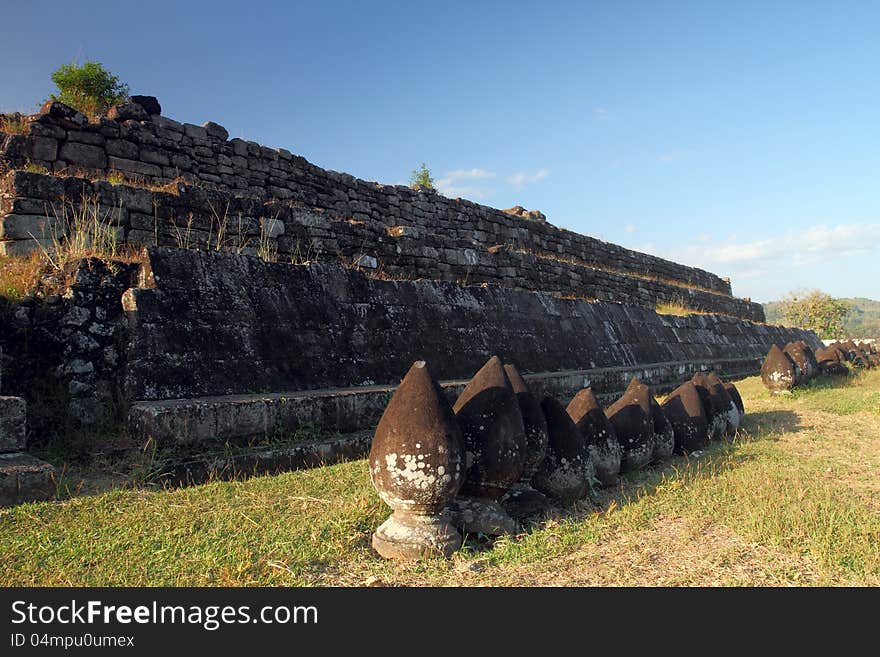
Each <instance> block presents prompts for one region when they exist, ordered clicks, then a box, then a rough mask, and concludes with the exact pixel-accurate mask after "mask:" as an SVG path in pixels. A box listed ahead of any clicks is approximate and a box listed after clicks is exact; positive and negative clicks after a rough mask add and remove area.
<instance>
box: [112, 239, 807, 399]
mask: <svg viewBox="0 0 880 657" xmlns="http://www.w3.org/2000/svg"><path fill="white" fill-rule="evenodd" d="M139 280H140V282H141V286H140V287H137V288H132V289H130V290H128V291H127V292H126V293H125V295H124V296H123V306H124V309H125V314H126V317H127V322H128V327H127V330H126V334H127V337H128V343H127V346H126V351H127V354H128V358H127V371H126V391H127V392H126V395H127V397H128V398H129V399H139V400H150V399H175V398H187V397H200V396H207V395H230V394H248V393H261V392H279V391H295V390H308V389H316V388H333V387H347V386H364V385H373V384H389V383H396V382H397V381H398V380H399V379H400V377H401V376H402V375H403V373H405V372H406V370H407V368H408V367H409V366H410V365H411V363H412V362H413V361H415V360H427V361H428V362H429V363H430V365H431V369H432V372H435V376H436V377H438V378H441V379H463V378H467V377H469V376H471V375H472V374H473V373H474V372H475V371H476V370H477V369H478V368H479V367H480V366H481V365H482V364H483V362H484V361H485V360H486V359H487V358H489V356H491V355H492V354H498V355H499V356H501V357H502V358H503V359H505V360H507V361H511V362H514V363H516V365H517V366H518V367H519V368H520V369H521V370H522V371H523V372H559V371H565V370H587V369H597V368H607V367H623V366H638V365H641V364H653V363H666V362H693V361H701V360H712V359H716V360H721V359H725V358H727V359H749V358H751V359H754V360H753V361H752V363H753V364H755V365H757V364H759V362H760V357H761V356H763V355H764V354H765V353H766V351H767V349H768V348H769V346H770V345H771V344H773V343H777V344H785V343H786V342H789V341H792V340H798V339H804V340H807V341H808V343H810V344H811V345H813V346H818V344H819V341H818V339H817V338H816V336H815V335H814V334H813V333H812V332H807V331H803V330H800V329H787V328H782V327H776V326H765V325H760V324H755V323H752V322H749V321H745V320H739V319H735V318H733V317H728V316H723V315H694V316H689V317H673V316H664V315H658V314H657V313H655V312H653V311H652V310H649V309H646V308H642V307H638V306H632V305H622V304H613V303H603V302H587V301H584V300H581V299H565V298H561V297H560V296H558V295H553V294H548V293H542V292H537V293H536V292H527V291H522V290H514V289H509V288H504V287H499V286H487V285H483V286H470V287H463V286H461V285H456V284H452V283H445V282H436V281H399V280H377V279H373V278H368V277H366V276H364V275H363V274H362V273H361V272H358V271H355V270H352V269H349V268H343V267H339V266H331V265H326V264H312V265H300V266H292V265H288V264H278V263H268V262H265V261H263V260H262V259H260V258H256V257H249V256H239V255H235V254H231V253H224V252H211V251H193V250H179V249H167V248H150V249H149V250H148V260H147V262H146V264H144V265H143V266H142V271H141V274H140V275H139Z"/></svg>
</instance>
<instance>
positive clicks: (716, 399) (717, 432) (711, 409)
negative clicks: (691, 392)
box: [691, 372, 730, 440]
mask: <svg viewBox="0 0 880 657" xmlns="http://www.w3.org/2000/svg"><path fill="white" fill-rule="evenodd" d="M691 381H692V382H693V384H694V385H695V386H697V392H698V393H699V394H700V399H701V400H702V401H703V405H704V407H705V411H706V417H707V418H708V419H709V437H710V438H711V439H712V440H720V439H721V438H723V437H724V436H725V434H727V430H728V424H727V423H728V420H729V417H728V412H729V411H730V404H729V402H728V401H727V400H725V399H723V398H722V397H721V396H719V395H718V392H717V391H716V390H715V388H714V386H713V385H712V384H711V383H709V381H708V375H707V374H706V373H705V372H697V373H696V374H694V375H693V377H691ZM728 399H729V398H728Z"/></svg>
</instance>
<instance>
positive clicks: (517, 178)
mask: <svg viewBox="0 0 880 657" xmlns="http://www.w3.org/2000/svg"><path fill="white" fill-rule="evenodd" d="M549 175H550V172H549V171H547V169H541V170H540V171H536V172H535V173H527V172H526V171H517V172H516V173H514V174H511V175H509V176H508V177H507V182H509V183H510V184H511V185H513V187H514V188H515V189H522V188H523V187H524V186H525V185H530V184H532V183H536V182H539V181H541V180H544V178H546V177H547V176H549Z"/></svg>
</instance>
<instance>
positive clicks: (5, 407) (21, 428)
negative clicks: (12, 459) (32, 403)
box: [0, 397, 27, 453]
mask: <svg viewBox="0 0 880 657" xmlns="http://www.w3.org/2000/svg"><path fill="white" fill-rule="evenodd" d="M26 425H27V404H26V403H25V401H24V399H22V398H21V397H0V453H2V452H18V451H21V450H23V449H24V448H25V435H26V431H25V429H26Z"/></svg>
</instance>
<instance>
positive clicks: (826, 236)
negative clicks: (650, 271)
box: [669, 223, 880, 275]
mask: <svg viewBox="0 0 880 657" xmlns="http://www.w3.org/2000/svg"><path fill="white" fill-rule="evenodd" d="M700 237H702V236H700ZM700 237H698V240H697V243H694V244H689V245H687V246H685V247H682V248H678V249H673V250H672V251H670V253H669V257H672V258H673V259H677V260H678V261H680V262H685V263H688V264H694V265H697V266H701V267H705V268H707V269H709V270H710V271H712V270H713V268H717V267H718V266H719V265H728V266H731V267H735V268H737V269H750V270H752V271H754V268H755V267H761V268H770V265H772V267H773V268H779V267H790V266H795V267H799V266H803V265H811V264H816V263H818V262H823V261H827V260H834V259H837V258H845V257H847V256H851V255H857V254H861V253H869V252H871V251H874V250H876V249H880V223H873V224H838V225H836V226H831V227H829V226H827V225H825V224H818V225H815V226H810V227H808V228H804V229H802V230H791V231H788V232H786V233H783V234H781V235H776V236H773V237H768V238H765V239H759V240H752V241H749V242H737V241H736V240H735V238H734V239H730V240H727V241H724V242H720V243H716V244H711V243H709V242H707V241H704V240H703V239H700ZM740 275H742V274H740Z"/></svg>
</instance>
